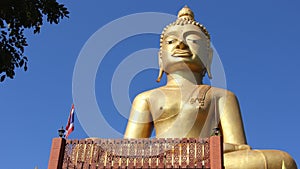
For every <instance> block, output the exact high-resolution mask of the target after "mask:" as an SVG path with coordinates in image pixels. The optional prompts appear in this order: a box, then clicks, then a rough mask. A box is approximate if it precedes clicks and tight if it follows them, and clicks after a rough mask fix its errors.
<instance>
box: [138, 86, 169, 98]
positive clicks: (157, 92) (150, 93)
mask: <svg viewBox="0 0 300 169" xmlns="http://www.w3.org/2000/svg"><path fill="white" fill-rule="evenodd" d="M161 96H166V88H165V86H162V87H158V88H154V89H151V90H147V91H144V92H142V93H139V94H138V95H137V96H136V97H135V99H136V100H142V99H143V100H144V99H155V98H159V97H161Z"/></svg>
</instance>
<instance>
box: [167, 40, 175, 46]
mask: <svg viewBox="0 0 300 169" xmlns="http://www.w3.org/2000/svg"><path fill="white" fill-rule="evenodd" d="M174 42H175V40H173V39H172V40H167V44H168V45H170V44H172V43H174Z"/></svg>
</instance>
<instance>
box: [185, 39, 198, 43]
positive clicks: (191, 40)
mask: <svg viewBox="0 0 300 169" xmlns="http://www.w3.org/2000/svg"><path fill="white" fill-rule="evenodd" d="M187 40H188V41H190V42H193V43H200V39H187Z"/></svg>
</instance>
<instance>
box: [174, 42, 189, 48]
mask: <svg viewBox="0 0 300 169" xmlns="http://www.w3.org/2000/svg"><path fill="white" fill-rule="evenodd" d="M177 48H178V49H187V48H188V46H187V45H186V44H185V43H183V42H182V41H180V42H179V44H178V46H177Z"/></svg>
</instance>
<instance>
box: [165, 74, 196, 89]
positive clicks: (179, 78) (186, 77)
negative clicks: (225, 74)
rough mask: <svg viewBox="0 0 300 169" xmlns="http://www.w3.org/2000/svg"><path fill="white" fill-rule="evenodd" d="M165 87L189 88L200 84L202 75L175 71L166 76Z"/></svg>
mask: <svg viewBox="0 0 300 169" xmlns="http://www.w3.org/2000/svg"><path fill="white" fill-rule="evenodd" d="M167 80H168V81H167V85H166V86H178V87H181V86H189V85H200V84H202V75H201V74H200V73H196V72H191V71H177V72H174V73H170V74H167Z"/></svg>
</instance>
